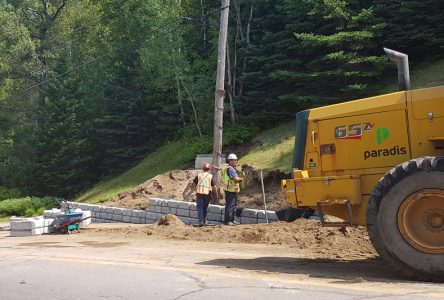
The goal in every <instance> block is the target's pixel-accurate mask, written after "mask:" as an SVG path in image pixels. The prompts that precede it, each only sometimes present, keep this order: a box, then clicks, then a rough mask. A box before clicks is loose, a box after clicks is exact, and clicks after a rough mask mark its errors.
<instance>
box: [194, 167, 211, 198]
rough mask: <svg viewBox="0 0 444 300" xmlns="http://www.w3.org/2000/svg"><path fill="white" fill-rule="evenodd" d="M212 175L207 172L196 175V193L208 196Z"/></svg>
mask: <svg viewBox="0 0 444 300" xmlns="http://www.w3.org/2000/svg"><path fill="white" fill-rule="evenodd" d="M212 179H213V175H212V174H211V173H208V172H204V173H199V174H197V185H196V193H198V194H201V195H208V194H209V193H210V191H211V180H212Z"/></svg>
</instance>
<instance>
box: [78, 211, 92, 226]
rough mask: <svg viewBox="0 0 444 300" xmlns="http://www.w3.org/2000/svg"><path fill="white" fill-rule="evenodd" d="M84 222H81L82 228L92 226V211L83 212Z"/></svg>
mask: <svg viewBox="0 0 444 300" xmlns="http://www.w3.org/2000/svg"><path fill="white" fill-rule="evenodd" d="M82 220H83V221H82V222H80V224H79V226H80V228H85V227H87V226H88V225H89V224H91V211H90V210H83V215H82Z"/></svg>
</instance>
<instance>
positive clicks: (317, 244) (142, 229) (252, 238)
mask: <svg viewBox="0 0 444 300" xmlns="http://www.w3.org/2000/svg"><path fill="white" fill-rule="evenodd" d="M91 230H93V231H94V232H99V233H103V234H106V235H118V236H124V237H133V236H134V237H140V236H150V238H151V237H159V238H168V239H178V240H195V241H204V242H219V243H247V244H270V245H284V246H287V247H289V248H292V249H294V250H292V251H298V249H300V250H301V251H302V250H303V251H304V252H305V253H309V255H313V257H317V258H319V257H321V258H322V259H324V258H325V259H356V258H368V257H375V256H376V251H375V250H374V249H373V247H372V245H371V243H370V240H369V237H368V235H367V231H366V229H365V228H364V227H357V228H348V229H347V230H345V231H344V230H342V231H341V230H340V229H338V228H326V227H321V226H320V224H319V222H318V221H314V220H306V219H298V220H296V221H295V222H292V223H283V222H276V223H271V224H257V225H238V226H223V225H216V226H205V227H192V226H153V225H132V226H128V225H106V227H101V228H94V229H91Z"/></svg>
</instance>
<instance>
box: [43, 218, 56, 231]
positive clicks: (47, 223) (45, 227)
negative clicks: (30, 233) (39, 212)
mask: <svg viewBox="0 0 444 300" xmlns="http://www.w3.org/2000/svg"><path fill="white" fill-rule="evenodd" d="M53 223H54V219H51V218H44V219H43V233H51V232H52V231H53V227H51V225H52V224H53Z"/></svg>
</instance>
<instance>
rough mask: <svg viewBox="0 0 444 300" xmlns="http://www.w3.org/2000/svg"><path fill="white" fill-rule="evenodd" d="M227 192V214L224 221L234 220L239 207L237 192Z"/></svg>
mask: <svg viewBox="0 0 444 300" xmlns="http://www.w3.org/2000/svg"><path fill="white" fill-rule="evenodd" d="M224 192H225V215H224V223H228V222H233V221H234V214H235V213H236V209H237V193H233V192H227V191H224Z"/></svg>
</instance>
